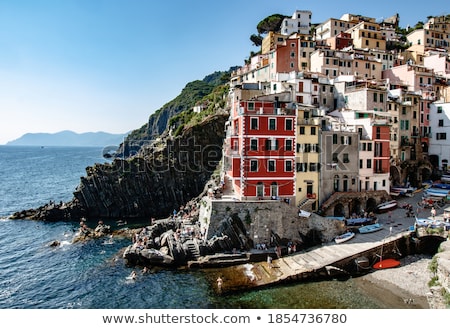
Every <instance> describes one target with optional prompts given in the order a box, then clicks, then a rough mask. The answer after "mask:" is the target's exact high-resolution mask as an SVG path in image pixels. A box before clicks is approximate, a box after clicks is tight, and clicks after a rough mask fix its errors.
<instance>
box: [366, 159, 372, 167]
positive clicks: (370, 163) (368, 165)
mask: <svg viewBox="0 0 450 329" xmlns="http://www.w3.org/2000/svg"><path fill="white" fill-rule="evenodd" d="M370 168H372V159H367V169H370Z"/></svg>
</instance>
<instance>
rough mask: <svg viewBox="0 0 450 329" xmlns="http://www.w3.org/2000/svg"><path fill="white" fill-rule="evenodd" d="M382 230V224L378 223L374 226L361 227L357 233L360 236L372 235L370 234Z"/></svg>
mask: <svg viewBox="0 0 450 329" xmlns="http://www.w3.org/2000/svg"><path fill="white" fill-rule="evenodd" d="M382 229H383V224H380V223H375V224H370V225H366V226H361V227H360V228H359V229H358V231H359V233H361V234H366V233H372V232H377V231H380V230H382Z"/></svg>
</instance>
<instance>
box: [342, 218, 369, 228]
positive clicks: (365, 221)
mask: <svg viewBox="0 0 450 329" xmlns="http://www.w3.org/2000/svg"><path fill="white" fill-rule="evenodd" d="M344 221H345V225H346V226H363V225H370V224H374V223H375V222H376V218H374V217H358V218H349V219H345V220H344Z"/></svg>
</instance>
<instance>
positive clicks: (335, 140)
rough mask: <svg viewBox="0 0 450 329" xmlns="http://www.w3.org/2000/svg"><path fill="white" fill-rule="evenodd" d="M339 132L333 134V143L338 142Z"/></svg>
mask: <svg viewBox="0 0 450 329" xmlns="http://www.w3.org/2000/svg"><path fill="white" fill-rule="evenodd" d="M337 137H338V136H337V134H333V144H337V139H338V138H337Z"/></svg>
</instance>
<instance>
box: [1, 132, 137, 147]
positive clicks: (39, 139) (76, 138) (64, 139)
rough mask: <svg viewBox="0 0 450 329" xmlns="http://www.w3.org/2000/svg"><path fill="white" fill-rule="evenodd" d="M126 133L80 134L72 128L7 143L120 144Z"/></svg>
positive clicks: (29, 136)
mask: <svg viewBox="0 0 450 329" xmlns="http://www.w3.org/2000/svg"><path fill="white" fill-rule="evenodd" d="M127 135H128V133H125V134H110V133H106V132H102V131H100V132H88V133H82V134H78V133H75V132H73V131H70V130H64V131H60V132H57V133H53V134H51V133H28V134H25V135H23V136H22V137H20V138H18V139H15V140H13V141H10V142H8V143H6V145H11V146H105V147H106V146H118V145H120V144H121V143H122V142H123V140H124V138H125V137H126V136H127Z"/></svg>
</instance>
